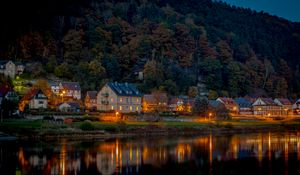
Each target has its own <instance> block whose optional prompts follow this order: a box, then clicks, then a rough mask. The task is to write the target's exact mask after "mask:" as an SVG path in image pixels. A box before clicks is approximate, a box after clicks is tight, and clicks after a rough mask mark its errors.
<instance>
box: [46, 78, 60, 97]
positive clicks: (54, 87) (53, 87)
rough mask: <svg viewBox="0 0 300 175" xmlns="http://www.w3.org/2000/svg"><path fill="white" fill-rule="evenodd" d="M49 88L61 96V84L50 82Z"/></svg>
mask: <svg viewBox="0 0 300 175" xmlns="http://www.w3.org/2000/svg"><path fill="white" fill-rule="evenodd" d="M48 83H49V86H50V88H51V91H52V93H53V94H55V95H59V83H58V82H55V81H49V82H48Z"/></svg>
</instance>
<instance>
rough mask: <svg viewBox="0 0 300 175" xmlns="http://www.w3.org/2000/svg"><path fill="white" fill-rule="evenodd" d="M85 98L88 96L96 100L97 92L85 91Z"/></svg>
mask: <svg viewBox="0 0 300 175" xmlns="http://www.w3.org/2000/svg"><path fill="white" fill-rule="evenodd" d="M86 96H89V97H90V98H91V99H96V98H97V91H87V92H86Z"/></svg>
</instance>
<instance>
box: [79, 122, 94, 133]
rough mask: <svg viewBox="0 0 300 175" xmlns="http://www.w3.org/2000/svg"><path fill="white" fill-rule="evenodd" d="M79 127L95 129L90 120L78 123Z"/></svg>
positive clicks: (88, 129) (87, 129)
mask: <svg viewBox="0 0 300 175" xmlns="http://www.w3.org/2000/svg"><path fill="white" fill-rule="evenodd" d="M80 129H81V130H83V131H92V130H94V129H95V126H94V125H93V124H92V122H90V121H84V122H83V123H81V124H80Z"/></svg>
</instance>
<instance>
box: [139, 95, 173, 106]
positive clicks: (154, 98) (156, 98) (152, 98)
mask: <svg viewBox="0 0 300 175" xmlns="http://www.w3.org/2000/svg"><path fill="white" fill-rule="evenodd" d="M144 101H145V102H146V103H150V104H153V103H157V102H163V103H167V102H168V96H167V94H166V93H154V94H153V93H152V94H145V95H144Z"/></svg>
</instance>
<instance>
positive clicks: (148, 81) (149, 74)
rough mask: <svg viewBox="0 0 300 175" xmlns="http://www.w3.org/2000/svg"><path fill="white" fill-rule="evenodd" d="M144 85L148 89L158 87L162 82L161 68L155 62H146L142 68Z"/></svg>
mask: <svg viewBox="0 0 300 175" xmlns="http://www.w3.org/2000/svg"><path fill="white" fill-rule="evenodd" d="M143 72H144V83H145V85H146V86H148V87H149V88H150V89H152V88H155V87H159V86H160V85H161V84H162V81H163V67H162V65H161V64H160V63H157V62H156V61H155V60H150V61H147V63H146V64H145V66H144V71H143Z"/></svg>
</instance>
